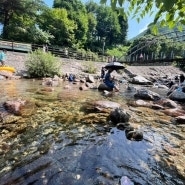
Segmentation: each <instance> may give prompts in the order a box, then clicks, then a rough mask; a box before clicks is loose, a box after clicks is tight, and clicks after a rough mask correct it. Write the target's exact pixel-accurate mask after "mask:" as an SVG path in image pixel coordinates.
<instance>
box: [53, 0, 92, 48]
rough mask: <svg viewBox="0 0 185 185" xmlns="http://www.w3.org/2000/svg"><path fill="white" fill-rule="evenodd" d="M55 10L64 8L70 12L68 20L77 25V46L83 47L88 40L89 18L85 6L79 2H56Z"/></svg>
mask: <svg viewBox="0 0 185 185" xmlns="http://www.w3.org/2000/svg"><path fill="white" fill-rule="evenodd" d="M53 7H54V8H63V9H66V10H67V12H68V18H69V19H70V20H72V21H74V22H75V23H76V25H77V27H76V29H75V30H74V33H75V40H76V43H75V45H76V46H77V47H79V46H80V47H83V46H84V44H85V42H86V40H87V31H88V16H87V12H86V8H85V5H84V4H83V3H82V2H81V1H79V0H54V4H53Z"/></svg>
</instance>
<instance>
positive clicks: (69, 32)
mask: <svg viewBox="0 0 185 185" xmlns="http://www.w3.org/2000/svg"><path fill="white" fill-rule="evenodd" d="M39 27H40V28H41V29H43V30H46V31H49V32H50V33H51V34H52V35H53V36H54V37H55V39H54V40H53V41H52V44H54V45H60V46H66V47H72V46H73V43H75V42H76V41H75V33H74V31H75V30H76V28H77V25H76V24H75V22H74V21H73V20H70V19H69V18H68V13H67V10H66V9H63V8H53V9H47V10H45V11H43V12H42V14H41V15H40V21H39Z"/></svg>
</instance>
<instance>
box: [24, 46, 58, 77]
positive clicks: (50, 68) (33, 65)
mask: <svg viewBox="0 0 185 185" xmlns="http://www.w3.org/2000/svg"><path fill="white" fill-rule="evenodd" d="M25 66H26V68H27V71H28V74H29V75H30V77H36V78H39V77H53V76H54V75H60V68H61V64H60V62H59V61H57V58H56V57H54V56H53V55H52V54H51V53H50V52H48V53H45V52H43V51H42V50H36V51H34V52H32V53H30V54H29V56H28V59H27V61H26V64H25Z"/></svg>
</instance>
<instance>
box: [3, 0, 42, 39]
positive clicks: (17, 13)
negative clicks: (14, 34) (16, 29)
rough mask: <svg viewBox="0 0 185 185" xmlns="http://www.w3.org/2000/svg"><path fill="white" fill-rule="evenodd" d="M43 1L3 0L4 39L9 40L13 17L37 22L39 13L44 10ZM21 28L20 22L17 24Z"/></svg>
mask: <svg viewBox="0 0 185 185" xmlns="http://www.w3.org/2000/svg"><path fill="white" fill-rule="evenodd" d="M44 8H45V6H44V3H43V1H42V0H37V1H35V0H3V1H0V12H1V15H2V16H1V18H0V22H1V23H2V24H3V33H2V35H3V38H4V39H7V38H8V39H9V32H10V31H11V29H10V23H11V21H12V18H13V17H22V18H23V17H30V20H31V19H32V20H36V19H37V16H38V12H39V11H40V10H42V9H44ZM16 23H17V25H18V26H19V25H20V24H19V22H18V21H17V22H16ZM12 39H13V38H12Z"/></svg>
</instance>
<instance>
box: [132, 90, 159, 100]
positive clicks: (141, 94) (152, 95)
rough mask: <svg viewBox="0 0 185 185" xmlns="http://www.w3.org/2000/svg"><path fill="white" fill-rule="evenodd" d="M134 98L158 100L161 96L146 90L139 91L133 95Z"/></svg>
mask: <svg viewBox="0 0 185 185" xmlns="http://www.w3.org/2000/svg"><path fill="white" fill-rule="evenodd" d="M134 97H135V98H141V99H143V100H153V101H154V100H159V99H161V96H160V95H159V94H157V93H155V92H152V91H150V90H147V89H139V90H137V93H136V94H135V95H134Z"/></svg>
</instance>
